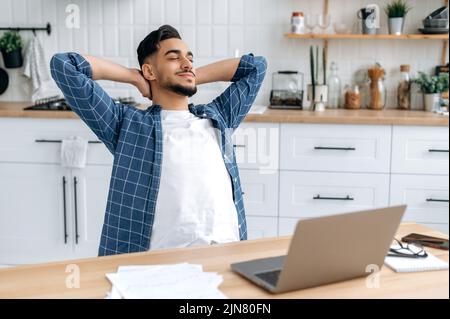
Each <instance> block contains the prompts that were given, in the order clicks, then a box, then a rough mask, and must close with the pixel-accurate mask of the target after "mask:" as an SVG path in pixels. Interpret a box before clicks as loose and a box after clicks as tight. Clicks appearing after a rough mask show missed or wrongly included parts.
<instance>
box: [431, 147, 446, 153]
mask: <svg viewBox="0 0 450 319" xmlns="http://www.w3.org/2000/svg"><path fill="white" fill-rule="evenodd" d="M428 152H430V153H448V150H439V149H433V148H431V149H429V150H428Z"/></svg>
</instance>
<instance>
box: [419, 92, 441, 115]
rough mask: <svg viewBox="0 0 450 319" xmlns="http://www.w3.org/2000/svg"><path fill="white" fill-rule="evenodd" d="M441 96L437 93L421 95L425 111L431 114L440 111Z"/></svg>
mask: <svg viewBox="0 0 450 319" xmlns="http://www.w3.org/2000/svg"><path fill="white" fill-rule="evenodd" d="M440 99H441V95H440V94H439V93H433V94H423V105H424V106H425V111H427V112H433V111H437V110H439V109H440Z"/></svg>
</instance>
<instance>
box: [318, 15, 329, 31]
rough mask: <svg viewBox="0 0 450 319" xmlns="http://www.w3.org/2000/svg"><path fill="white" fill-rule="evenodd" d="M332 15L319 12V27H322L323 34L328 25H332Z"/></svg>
mask: <svg viewBox="0 0 450 319" xmlns="http://www.w3.org/2000/svg"><path fill="white" fill-rule="evenodd" d="M330 22H331V17H330V16H329V15H328V14H319V17H318V24H319V28H321V29H322V32H321V33H322V34H326V31H327V29H328V27H329V26H330Z"/></svg>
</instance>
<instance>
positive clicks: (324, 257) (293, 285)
mask: <svg viewBox="0 0 450 319" xmlns="http://www.w3.org/2000/svg"><path fill="white" fill-rule="evenodd" d="M405 210H406V206H405V205H402V206H394V207H387V208H379V209H372V210H366V211H359V212H353V213H348V214H341V215H334V216H325V217H319V218H311V219H304V220H300V221H299V222H298V223H297V227H296V229H295V233H294V235H293V237H292V240H291V244H290V247H289V250H288V254H287V255H286V256H279V257H271V258H264V259H257V260H250V261H245V262H239V263H234V264H231V269H232V270H233V271H235V272H237V273H239V274H240V275H242V276H244V277H246V278H247V279H249V280H251V281H253V282H254V283H256V284H258V285H260V286H262V287H263V288H265V289H267V290H269V291H270V292H273V293H281V292H287V291H292V290H297V289H303V288H308V287H314V286H319V285H322V284H327V283H332V282H337V281H343V280H347V279H351V278H356V277H362V276H367V275H370V274H371V272H370V271H368V270H367V266H369V265H377V266H378V267H379V269H381V267H382V266H383V263H384V259H385V257H386V254H387V253H388V250H389V247H390V246H391V244H392V241H393V238H394V236H395V234H396V232H397V229H398V226H399V225H400V222H401V220H402V217H403V214H404V213H405ZM370 269H373V268H370Z"/></svg>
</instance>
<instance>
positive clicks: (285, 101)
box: [269, 71, 303, 110]
mask: <svg viewBox="0 0 450 319" xmlns="http://www.w3.org/2000/svg"><path fill="white" fill-rule="evenodd" d="M269 108H272V109H298V110H302V109H303V73H300V72H298V71H278V72H275V73H273V74H272V91H271V92H270V106H269Z"/></svg>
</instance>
